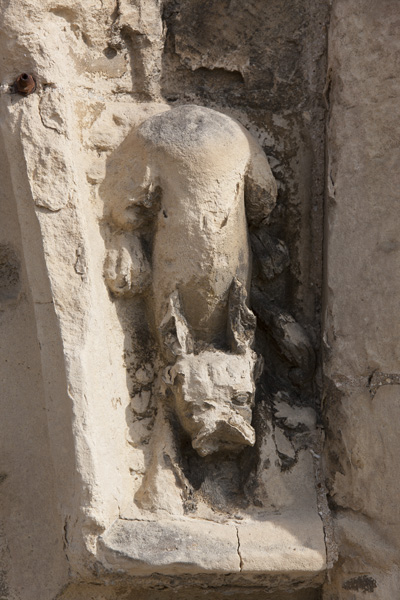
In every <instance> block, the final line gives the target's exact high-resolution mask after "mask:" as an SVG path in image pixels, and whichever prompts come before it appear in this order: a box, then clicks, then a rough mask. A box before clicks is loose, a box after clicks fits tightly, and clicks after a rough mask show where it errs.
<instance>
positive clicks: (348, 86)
mask: <svg viewBox="0 0 400 600" xmlns="http://www.w3.org/2000/svg"><path fill="white" fill-rule="evenodd" d="M399 19H400V14H399V5H398V2H396V1H391V0H385V1H383V2H380V3H379V4H378V3H375V2H349V1H348V0H343V1H342V0H337V1H336V2H335V3H334V7H333V12H332V17H331V27H330V40H329V67H328V68H329V71H328V79H329V81H328V92H327V94H328V102H329V118H328V131H327V149H328V157H327V160H328V162H327V198H326V231H325V259H326V260H325V277H324V278H325V316H324V319H325V324H324V357H325V358H324V363H325V367H324V374H325V394H324V405H323V406H324V408H323V410H324V418H325V424H326V434H327V438H326V449H325V452H326V454H325V459H326V463H325V464H326V469H327V476H328V479H329V495H330V503H331V507H332V510H333V515H334V518H335V523H336V526H335V532H336V540H337V543H338V546H339V561H338V563H337V564H336V566H335V568H334V570H333V573H331V574H330V579H331V583H330V584H327V586H326V592H325V595H324V598H327V599H329V600H334V599H335V600H336V599H339V598H340V599H344V600H355V599H358V598H369V597H371V598H376V599H379V600H380V599H385V600H389V599H391V598H397V597H398V595H399V586H400V580H399V570H398V559H399V502H398V499H399V480H400V479H399V474H400V473H399V464H400V463H399V441H398V439H399V436H398V421H399V410H400V409H399V401H400V387H399V384H400V377H399V375H400V372H399V359H400V345H399V340H400V335H399V334H400V320H399V315H398V311H399V297H400V284H399V277H398V272H399V267H400V255H399V249H400V240H399V217H400V206H399V184H400V170H399V143H398V139H399V138H398V133H399V127H400V120H399V111H398V95H399V91H400V87H399V78H398V65H399V56H400V42H399V36H398V27H399V25H400V20H399Z"/></svg>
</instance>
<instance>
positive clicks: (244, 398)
mask: <svg viewBox="0 0 400 600" xmlns="http://www.w3.org/2000/svg"><path fill="white" fill-rule="evenodd" d="M249 399H250V394H248V393H246V392H241V393H239V394H235V395H234V396H233V397H232V402H233V404H238V405H243V404H247V402H248V401H249Z"/></svg>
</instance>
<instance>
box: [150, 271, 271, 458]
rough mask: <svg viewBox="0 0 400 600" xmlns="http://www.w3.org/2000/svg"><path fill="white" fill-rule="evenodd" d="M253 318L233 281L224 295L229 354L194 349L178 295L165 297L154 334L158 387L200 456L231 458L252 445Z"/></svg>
mask: <svg viewBox="0 0 400 600" xmlns="http://www.w3.org/2000/svg"><path fill="white" fill-rule="evenodd" d="M255 325H256V322H255V317H254V315H253V313H252V312H251V311H250V310H249V309H248V308H247V306H246V293H245V290H244V288H243V286H242V285H241V284H240V283H239V282H238V281H237V280H234V281H233V282H232V286H231V290H230V294H229V311H228V323H227V329H228V331H227V333H228V335H227V338H228V339H230V348H229V350H228V349H224V350H222V349H217V348H215V347H213V346H208V347H206V348H204V347H203V348H201V346H200V348H198V347H197V348H196V346H197V345H196V342H195V340H194V339H193V337H192V335H191V333H190V331H189V327H188V324H187V322H186V319H185V318H184V316H183V315H182V313H181V312H180V302H179V296H178V293H177V292H175V293H174V294H172V295H171V297H170V303H169V308H168V312H167V314H166V316H165V318H164V320H163V322H162V323H161V326H160V332H161V336H162V338H163V340H164V350H165V353H166V355H167V356H168V357H169V360H170V362H172V364H170V366H168V367H167V368H166V369H165V371H164V376H163V381H164V383H165V384H166V386H167V389H168V390H169V391H170V393H171V394H172V396H173V402H174V410H175V413H176V415H177V416H178V419H179V421H180V423H181V425H182V427H183V429H184V430H185V431H186V433H187V434H188V435H189V436H190V437H191V439H192V446H193V448H194V449H195V450H196V451H197V452H198V453H199V454H200V456H207V455H209V454H212V453H214V452H219V451H229V452H236V451H238V450H241V449H242V448H243V446H252V445H253V444H254V442H255V433H254V429H253V427H252V426H251V420H252V408H253V406H254V394H255V380H256V378H257V376H258V374H259V370H260V359H258V358H257V355H256V353H255V352H254V351H253V350H252V349H251V344H252V341H253V336H254V330H255Z"/></svg>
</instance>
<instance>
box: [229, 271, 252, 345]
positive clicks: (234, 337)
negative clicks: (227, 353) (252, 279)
mask: <svg viewBox="0 0 400 600" xmlns="http://www.w3.org/2000/svg"><path fill="white" fill-rule="evenodd" d="M246 299H247V293H246V290H245V288H244V286H243V285H242V284H241V283H240V281H238V280H237V279H236V277H235V278H234V280H233V281H232V284H231V288H230V290H229V308H228V340H229V341H230V344H231V349H232V351H233V352H236V353H237V354H245V353H246V350H247V349H248V348H250V347H251V345H252V344H253V341H254V333H255V330H256V324H257V320H256V317H255V315H254V314H253V313H252V312H251V310H250V309H249V307H248V306H247V304H246Z"/></svg>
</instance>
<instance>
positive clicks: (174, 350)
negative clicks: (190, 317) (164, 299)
mask: <svg viewBox="0 0 400 600" xmlns="http://www.w3.org/2000/svg"><path fill="white" fill-rule="evenodd" d="M159 331H160V335H161V339H162V340H163V344H164V350H165V352H166V354H167V358H168V360H170V361H173V360H174V359H175V358H176V357H177V356H181V355H182V354H190V353H191V352H193V338H192V336H191V335H190V331H189V327H188V325H187V322H186V319H185V317H184V316H183V315H182V313H181V306H180V301H179V294H178V291H177V290H176V291H175V292H173V293H172V294H171V295H170V297H169V304H168V309H167V312H166V314H165V317H164V318H163V320H162V322H161V324H160V327H159Z"/></svg>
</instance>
